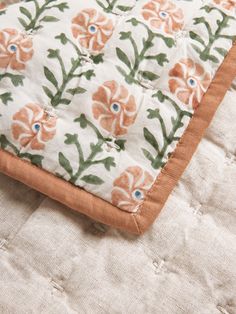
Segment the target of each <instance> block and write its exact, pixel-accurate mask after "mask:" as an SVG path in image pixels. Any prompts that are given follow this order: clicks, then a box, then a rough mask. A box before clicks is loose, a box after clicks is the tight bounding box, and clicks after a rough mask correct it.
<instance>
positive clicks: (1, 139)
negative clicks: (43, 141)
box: [0, 134, 44, 167]
mask: <svg viewBox="0 0 236 314" xmlns="http://www.w3.org/2000/svg"><path fill="white" fill-rule="evenodd" d="M7 147H9V148H10V149H11V150H12V151H13V152H14V154H15V155H16V156H17V157H19V158H25V159H28V160H29V161H30V162H31V163H32V164H34V165H35V166H38V167H42V161H43V158H44V157H43V156H41V155H33V154H30V153H21V151H20V150H19V149H18V148H17V147H16V146H15V145H13V144H12V143H11V142H10V141H9V140H8V139H7V138H6V136H5V135H3V134H2V135H0V148H1V149H6V148H7Z"/></svg>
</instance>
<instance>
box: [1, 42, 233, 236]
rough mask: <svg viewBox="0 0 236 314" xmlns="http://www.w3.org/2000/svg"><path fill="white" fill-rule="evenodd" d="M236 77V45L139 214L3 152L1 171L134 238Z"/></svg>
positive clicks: (164, 195)
mask: <svg viewBox="0 0 236 314" xmlns="http://www.w3.org/2000/svg"><path fill="white" fill-rule="evenodd" d="M235 76H236V45H234V46H233V47H232V48H231V50H230V51H229V53H228V54H227V56H226V58H225V60H224V62H223V63H222V65H221V66H220V68H219V69H218V71H217V73H216V75H215V77H214V79H213V81H212V83H211V85H210V87H209V89H208V91H207V93H206V94H205V95H204V97H203V99H202V101H201V104H200V106H199V107H198V109H197V110H196V111H195V113H194V115H193V118H192V119H191V121H190V123H189V125H188V127H187V129H186V130H185V132H184V135H183V136H182V138H181V139H180V141H179V143H178V145H177V148H176V149H175V151H174V153H173V154H172V156H171V158H170V159H169V161H168V162H167V164H166V165H165V167H164V168H163V169H162V171H161V173H160V174H159V176H158V177H157V179H156V181H155V183H154V184H153V186H152V188H151V189H150V191H149V192H148V194H147V195H146V198H145V200H144V202H143V204H142V205H141V206H140V208H139V210H138V212H137V213H128V212H125V211H122V210H120V209H119V208H117V207H115V206H113V205H111V204H110V203H108V202H106V201H104V200H102V199H100V198H99V197H96V196H94V195H92V194H90V193H88V192H86V191H85V190H83V189H80V188H78V187H76V186H74V185H72V184H70V183H68V182H66V181H65V180H63V179H60V178H58V177H56V176H54V175H53V174H51V173H49V172H47V171H45V170H43V169H40V168H38V167H36V166H34V165H32V164H30V163H29V162H28V161H25V160H21V159H19V158H18V157H16V156H14V155H12V154H10V153H8V152H6V151H4V150H0V171H1V172H3V173H4V174H6V175H8V176H10V177H12V178H14V179H16V180H18V181H21V182H23V183H24V184H26V185H28V186H30V187H32V188H33V189H36V190H38V191H39V192H41V193H43V194H45V195H47V196H49V197H51V198H53V199H55V200H57V201H59V202H60V203H63V204H65V205H66V206H68V207H70V208H72V209H74V210H76V211H78V212H80V213H83V214H85V215H87V216H89V217H91V218H93V219H95V220H97V221H100V222H102V223H104V224H107V225H111V226H113V227H116V228H119V229H123V230H125V231H129V232H131V233H135V234H142V233H143V232H144V231H146V230H147V228H148V227H149V226H150V225H151V224H152V223H153V221H154V220H155V219H156V217H157V216H158V214H159V213H160V211H161V209H162V208H163V206H164V204H165V202H166V200H167V198H168V196H169V195H170V193H171V191H172V190H173V188H174V187H175V185H176V183H177V182H178V180H179V178H180V176H181V175H182V173H183V171H184V170H185V168H186V167H187V165H188V163H189V161H190V160H191V157H192V155H193V154H194V152H195V150H196V148H197V146H198V144H199V142H200V140H201V138H202V137H203V135H204V132H205V130H206V128H207V127H208V126H209V124H210V122H211V120H212V118H213V116H214V114H215V112H216V110H217V108H218V106H219V104H220V103H221V102H222V100H223V98H224V96H225V94H226V92H227V90H228V89H229V87H230V85H231V83H232V81H233V79H234V77H235Z"/></svg>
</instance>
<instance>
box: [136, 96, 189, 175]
mask: <svg viewBox="0 0 236 314" xmlns="http://www.w3.org/2000/svg"><path fill="white" fill-rule="evenodd" d="M153 97H158V99H159V101H160V102H164V101H168V102H169V103H170V104H171V105H172V106H173V107H174V109H175V111H176V118H174V117H173V118H172V129H171V131H170V133H169V134H168V132H167V129H166V126H165V123H164V120H163V118H162V116H161V114H160V111H159V109H155V110H153V109H148V113H149V114H148V119H157V120H158V122H159V125H160V127H161V131H162V136H163V146H162V147H160V144H159V143H158V142H157V140H156V138H155V136H154V134H152V133H151V132H150V131H149V130H148V129H147V128H144V130H143V131H144V138H145V140H146V141H147V142H148V143H149V144H150V145H151V146H152V147H153V148H154V150H155V151H156V156H153V155H152V154H151V153H150V152H149V151H148V150H146V149H144V148H143V149H142V151H143V153H144V155H145V157H146V158H147V159H148V160H149V161H150V162H151V165H152V167H153V168H154V169H159V168H162V167H164V165H165V163H166V161H165V158H166V157H167V156H166V152H167V149H168V147H169V145H171V144H172V143H173V142H177V141H179V139H180V138H179V137H178V136H176V132H177V131H178V130H179V129H180V128H182V127H183V126H184V124H183V118H184V117H189V118H191V117H192V113H190V112H188V111H184V110H181V109H180V108H179V106H178V105H177V104H176V103H175V101H173V100H172V99H171V98H170V97H168V96H166V95H164V94H162V92H161V91H159V92H157V94H155V95H153Z"/></svg>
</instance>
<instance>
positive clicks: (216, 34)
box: [190, 6, 236, 63]
mask: <svg viewBox="0 0 236 314" xmlns="http://www.w3.org/2000/svg"><path fill="white" fill-rule="evenodd" d="M202 10H205V11H206V12H207V13H210V12H211V11H213V10H215V11H218V12H219V13H220V15H221V20H220V19H219V20H217V29H216V30H214V31H213V30H212V28H211V26H210V24H209V22H208V21H207V19H206V18H205V17H199V18H195V19H194V20H195V23H194V24H195V25H197V24H204V25H205V27H206V30H207V32H208V36H209V37H208V42H207V43H206V42H205V41H204V40H203V39H202V37H200V36H199V35H198V34H196V33H195V32H193V31H190V37H191V38H192V39H193V40H195V41H197V42H198V43H199V44H200V45H201V46H202V47H203V48H202V49H201V48H200V47H199V46H196V45H195V44H192V46H193V48H194V49H195V50H196V52H197V53H198V54H199V56H200V58H201V60H203V61H208V60H210V61H212V62H214V63H219V62H220V61H219V59H218V58H217V57H216V56H215V55H214V54H213V52H212V47H213V45H214V44H215V42H216V41H217V40H218V39H222V38H225V39H229V40H231V41H232V42H233V41H234V40H235V39H236V36H233V35H228V34H227V30H226V32H225V33H223V31H224V30H225V29H227V28H228V27H229V24H228V23H229V21H230V20H235V18H234V17H232V16H228V15H226V14H225V13H224V12H222V11H221V10H219V9H218V8H215V7H209V6H204V7H202ZM214 50H215V51H216V52H217V53H218V54H220V55H221V56H223V57H225V55H226V54H227V50H226V49H224V48H222V47H215V48H214Z"/></svg>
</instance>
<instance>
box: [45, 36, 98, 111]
mask: <svg viewBox="0 0 236 314" xmlns="http://www.w3.org/2000/svg"><path fill="white" fill-rule="evenodd" d="M56 39H59V40H60V41H61V43H62V44H63V45H66V44H70V45H71V46H72V49H74V50H75V53H76V58H75V59H74V58H72V59H71V68H70V69H67V67H66V66H65V64H64V61H63V58H62V57H61V54H60V50H59V49H56V50H54V49H49V50H48V52H49V54H48V58H51V59H56V60H57V61H58V64H59V66H60V69H61V75H62V80H61V83H59V82H58V80H57V79H56V77H55V75H54V74H53V72H52V71H51V70H50V69H49V68H47V67H44V74H45V77H46V79H47V80H48V81H49V82H50V83H51V84H52V85H53V87H54V89H55V92H53V91H52V90H51V89H49V88H48V87H47V86H43V90H44V92H45V93H46V95H47V96H48V97H49V99H50V102H51V105H52V106H53V107H57V106H58V105H60V104H63V105H69V104H70V102H71V100H70V99H68V96H71V95H72V96H74V95H75V94H82V93H85V92H86V90H85V89H84V88H82V87H76V88H71V89H68V88H67V86H68V84H69V82H70V81H71V80H73V79H75V78H77V79H78V78H80V77H82V76H85V77H86V79H87V80H90V79H91V77H92V76H94V71H93V70H88V71H86V72H81V73H77V72H76V71H77V70H78V69H79V68H80V67H81V66H82V56H83V55H82V54H81V52H80V50H79V49H78V47H77V46H76V45H75V44H74V43H73V42H72V41H71V40H70V39H69V38H67V37H66V35H65V34H64V33H62V34H60V35H59V36H56ZM64 94H65V96H64Z"/></svg>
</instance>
